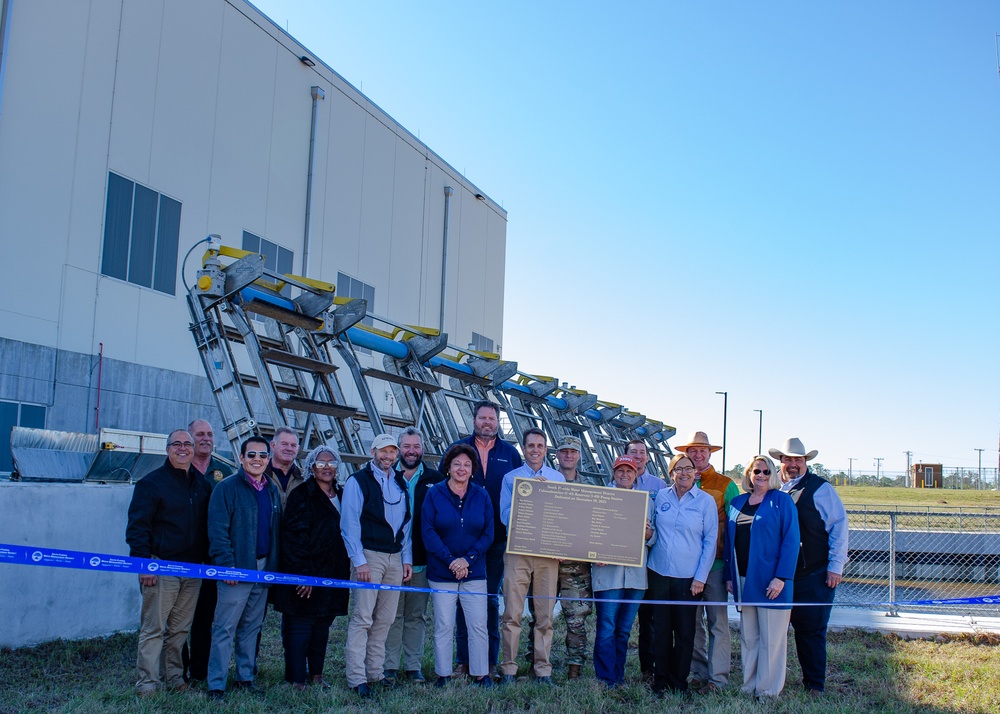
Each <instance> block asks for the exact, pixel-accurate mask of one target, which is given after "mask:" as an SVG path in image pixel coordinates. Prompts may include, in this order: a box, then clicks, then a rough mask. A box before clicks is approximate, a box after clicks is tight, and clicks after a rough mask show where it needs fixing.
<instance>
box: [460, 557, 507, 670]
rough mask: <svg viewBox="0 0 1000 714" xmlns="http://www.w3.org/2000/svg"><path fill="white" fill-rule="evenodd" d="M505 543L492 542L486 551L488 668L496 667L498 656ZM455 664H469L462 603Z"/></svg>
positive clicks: (466, 632) (466, 631)
mask: <svg viewBox="0 0 1000 714" xmlns="http://www.w3.org/2000/svg"><path fill="white" fill-rule="evenodd" d="M505 550H507V543H506V541H499V542H494V543H493V545H491V546H490V547H489V550H487V551H486V592H488V593H489V595H487V596H486V632H487V633H488V635H489V639H490V652H489V655H490V666H494V665H496V663H497V661H498V660H499V655H500V600H499V598H498V597H497V594H498V593H499V592H500V582H501V581H502V580H503V554H504V551H505ZM455 644H456V647H455V663H456V664H469V631H468V629H467V628H466V626H465V614H464V613H463V612H462V603H461V602H459V604H458V612H457V613H456V617H455Z"/></svg>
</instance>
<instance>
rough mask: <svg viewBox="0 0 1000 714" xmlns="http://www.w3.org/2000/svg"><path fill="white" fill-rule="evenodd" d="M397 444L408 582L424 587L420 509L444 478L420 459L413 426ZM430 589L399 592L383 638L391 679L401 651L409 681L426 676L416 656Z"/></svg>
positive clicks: (419, 651) (419, 654)
mask: <svg viewBox="0 0 1000 714" xmlns="http://www.w3.org/2000/svg"><path fill="white" fill-rule="evenodd" d="M396 443H397V444H398V445H399V463H398V464H397V465H396V473H398V474H400V475H401V476H402V477H403V480H404V481H405V482H406V488H407V492H408V497H409V500H410V513H411V514H412V522H413V527H412V528H411V529H410V532H411V534H412V542H413V578H412V579H411V580H410V583H409V584H410V586H412V587H415V588H426V587H427V586H428V585H427V572H426V571H427V551H426V550H425V549H424V538H423V536H422V535H421V533H420V509H421V508H422V507H423V505H424V496H426V495H427V489H428V488H430V487H431V486H433V485H434V484H436V483H440V482H441V481H444V476H443V475H441V473H440V472H439V471H435V470H434V469H432V468H430V467H429V466H425V465H424V463H423V458H424V439H423V436H422V435H421V433H420V432H419V431H418V430H417V429H416V428H414V427H412V426H408V427H406V429H404V430H403V432H402V433H401V434H400V435H399V437H398V438H397V440H396ZM429 597H430V593H416V592H401V593H400V594H399V604H398V605H397V606H396V619H395V620H394V621H393V623H392V625H391V626H390V627H389V635H388V637H386V641H385V676H386V679H392V678H393V677H395V676H396V671H397V670H398V669H399V660H400V654H401V653H402V659H403V670H404V671H405V672H406V676H407V678H408V679H409V680H410V681H411V682H417V683H419V684H423V683H424V682H425V681H426V680H425V678H424V675H423V672H421V671H420V660H421V659H423V656H424V635H425V634H426V631H427V621H426V619H425V615H426V613H427V600H428V598H429Z"/></svg>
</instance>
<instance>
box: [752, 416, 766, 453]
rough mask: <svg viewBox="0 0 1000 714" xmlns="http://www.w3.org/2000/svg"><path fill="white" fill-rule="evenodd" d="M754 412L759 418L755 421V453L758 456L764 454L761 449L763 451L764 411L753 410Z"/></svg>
mask: <svg viewBox="0 0 1000 714" xmlns="http://www.w3.org/2000/svg"><path fill="white" fill-rule="evenodd" d="M754 411H755V412H757V413H758V414H759V415H760V418H759V419H758V420H757V453H758V454H763V453H764V451H763V449H764V410H763V409H754Z"/></svg>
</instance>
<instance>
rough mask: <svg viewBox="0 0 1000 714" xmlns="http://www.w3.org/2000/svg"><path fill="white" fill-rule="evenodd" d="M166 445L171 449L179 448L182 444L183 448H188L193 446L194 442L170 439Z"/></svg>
mask: <svg viewBox="0 0 1000 714" xmlns="http://www.w3.org/2000/svg"><path fill="white" fill-rule="evenodd" d="M167 446H168V447H169V448H171V449H179V448H181V447H182V446H183V447H184V448H185V449H190V448H192V447H193V446H194V443H193V442H191V441H171V442H170V443H169V444H167Z"/></svg>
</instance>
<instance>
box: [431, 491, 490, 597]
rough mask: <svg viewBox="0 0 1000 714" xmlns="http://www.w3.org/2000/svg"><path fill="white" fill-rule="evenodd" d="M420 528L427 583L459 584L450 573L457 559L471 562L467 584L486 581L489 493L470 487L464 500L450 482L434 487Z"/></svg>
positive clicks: (488, 544) (488, 540) (488, 543)
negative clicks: (422, 538) (425, 553)
mask: <svg viewBox="0 0 1000 714" xmlns="http://www.w3.org/2000/svg"><path fill="white" fill-rule="evenodd" d="M420 525H421V531H422V533H423V536H424V547H425V548H426V549H427V579H428V580H433V581H435V582H439V583H456V582H458V579H457V578H456V577H455V575H454V574H453V573H452V572H451V571H450V570H448V566H449V565H450V564H451V561H453V560H455V558H465V559H466V560H467V561H469V576H468V577H467V578H465V579H466V580H467V581H468V580H485V579H486V551H487V549H489V547H490V545H492V543H493V503H492V501H490V496H489V494H488V493H486V489H484V488H483V487H482V486H477V485H475V484H474V483H470V484H469V490H468V491H466V492H465V498H459V497H458V496H456V495H455V493H454V492H453V491H452V490H451V489H450V488H448V482H447V481H442V482H441V483H438V484H435V485H434V486H431V487H430V488H429V489H427V496H426V497H424V505H423V508H422V509H421V513H420Z"/></svg>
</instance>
